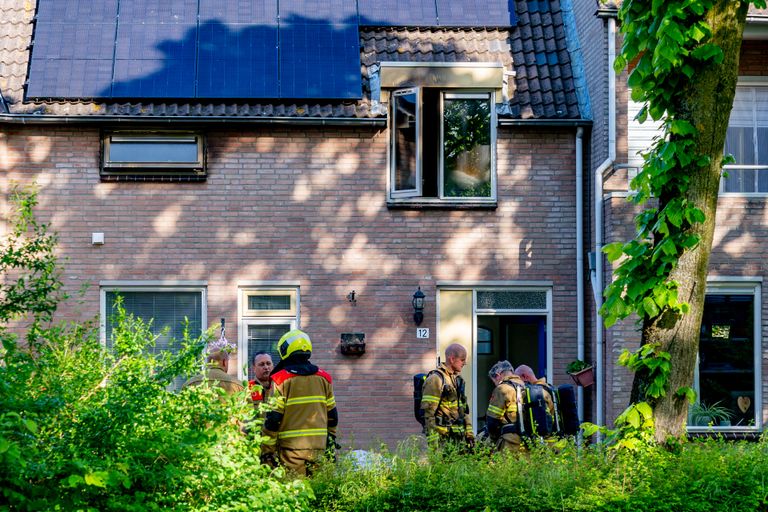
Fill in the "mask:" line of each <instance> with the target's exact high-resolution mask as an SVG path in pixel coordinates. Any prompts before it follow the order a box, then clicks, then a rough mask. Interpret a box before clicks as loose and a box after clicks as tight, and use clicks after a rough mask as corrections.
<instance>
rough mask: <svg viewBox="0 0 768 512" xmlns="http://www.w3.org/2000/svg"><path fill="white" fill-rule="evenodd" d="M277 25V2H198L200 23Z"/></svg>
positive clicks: (274, 0) (207, 0)
mask: <svg viewBox="0 0 768 512" xmlns="http://www.w3.org/2000/svg"><path fill="white" fill-rule="evenodd" d="M207 21H219V22H222V23H251V24H266V25H273V24H275V23H277V0H261V1H259V2H254V1H253V0H200V23H205V22H207Z"/></svg>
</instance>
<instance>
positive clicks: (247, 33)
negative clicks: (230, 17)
mask: <svg viewBox="0 0 768 512" xmlns="http://www.w3.org/2000/svg"><path fill="white" fill-rule="evenodd" d="M278 95H279V90H278V67H277V25H271V26H267V25H234V24H230V25H224V24H222V23H218V22H208V23H205V24H203V25H201V26H200V45H199V53H198V88H197V96H198V97H203V98H227V97H230V98H277V97H278Z"/></svg>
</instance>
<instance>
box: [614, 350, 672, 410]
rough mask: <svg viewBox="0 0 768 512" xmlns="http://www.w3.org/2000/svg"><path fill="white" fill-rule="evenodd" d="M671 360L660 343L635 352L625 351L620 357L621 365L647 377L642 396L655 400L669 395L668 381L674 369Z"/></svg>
mask: <svg viewBox="0 0 768 512" xmlns="http://www.w3.org/2000/svg"><path fill="white" fill-rule="evenodd" d="M671 359H672V357H671V356H670V355H669V352H665V351H663V350H661V345H660V344H659V343H648V344H645V345H643V346H641V347H640V348H639V349H638V350H637V351H635V352H630V351H628V350H624V351H623V352H622V353H621V355H620V356H619V364H620V365H621V366H626V367H627V368H629V369H630V370H632V371H633V372H642V373H643V374H644V375H645V376H646V382H645V388H644V389H642V390H641V392H642V393H641V394H642V396H645V397H647V398H649V399H651V400H655V399H658V398H661V397H662V396H664V395H666V394H667V379H668V378H669V372H670V370H671V369H672V365H671V364H670V360H671Z"/></svg>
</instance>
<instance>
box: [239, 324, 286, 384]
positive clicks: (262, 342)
mask: <svg viewBox="0 0 768 512" xmlns="http://www.w3.org/2000/svg"><path fill="white" fill-rule="evenodd" d="M290 330H291V324H288V323H286V324H276V325H249V326H248V354H247V361H248V363H247V365H248V379H249V380H253V379H254V378H255V377H254V375H253V373H252V372H251V359H252V358H253V355H254V354H255V353H256V352H268V353H269V354H270V355H271V356H272V362H273V363H274V364H277V363H278V361H280V356H279V355H278V353H277V342H278V341H279V340H280V338H281V337H282V336H283V334H285V333H286V332H288V331H290Z"/></svg>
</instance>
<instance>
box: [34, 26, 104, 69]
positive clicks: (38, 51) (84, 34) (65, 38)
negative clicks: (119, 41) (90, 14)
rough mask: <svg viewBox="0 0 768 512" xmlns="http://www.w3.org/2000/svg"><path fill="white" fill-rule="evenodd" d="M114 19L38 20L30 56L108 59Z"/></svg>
mask: <svg viewBox="0 0 768 512" xmlns="http://www.w3.org/2000/svg"><path fill="white" fill-rule="evenodd" d="M114 46H115V25H114V23H49V22H40V21H39V22H38V23H37V27H36V36H35V43H34V46H33V49H32V58H33V59H36V58H40V59H84V60H101V59H108V60H112V56H113V53H114Z"/></svg>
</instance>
